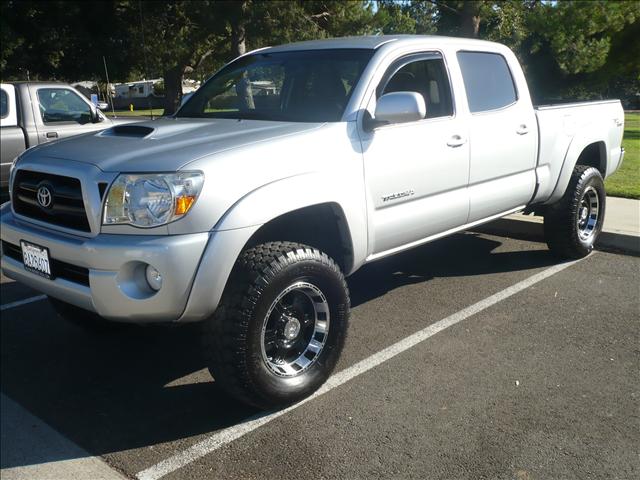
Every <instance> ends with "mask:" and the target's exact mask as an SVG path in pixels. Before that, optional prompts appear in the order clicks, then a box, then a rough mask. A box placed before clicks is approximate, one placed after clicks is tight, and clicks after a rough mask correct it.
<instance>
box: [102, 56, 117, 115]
mask: <svg viewBox="0 0 640 480" xmlns="http://www.w3.org/2000/svg"><path fill="white" fill-rule="evenodd" d="M102 62H103V63H104V74H105V76H106V77H107V99H109V100H111V111H112V112H113V116H114V117H116V118H117V116H116V107H114V106H113V98H111V89H110V88H109V71H108V70H107V60H106V59H105V58H104V55H103V56H102Z"/></svg>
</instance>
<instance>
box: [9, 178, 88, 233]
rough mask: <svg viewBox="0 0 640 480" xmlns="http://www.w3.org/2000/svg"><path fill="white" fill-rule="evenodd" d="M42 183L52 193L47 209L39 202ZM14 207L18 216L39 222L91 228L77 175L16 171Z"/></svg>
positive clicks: (86, 230)
mask: <svg viewBox="0 0 640 480" xmlns="http://www.w3.org/2000/svg"><path fill="white" fill-rule="evenodd" d="M43 186H44V187H46V188H47V189H48V191H49V192H50V193H51V205H50V206H49V207H48V208H45V207H43V206H41V205H40V204H39V203H38V190H39V189H40V188H41V187H43ZM13 209H14V211H15V212H16V213H17V214H19V215H24V216H25V217H29V218H33V219H36V220H40V221H42V222H47V223H51V224H53V225H59V226H61V227H66V228H71V229H73V230H81V231H83V232H90V231H91V228H90V227H89V221H88V220H87V213H86V211H85V208H84V201H83V200H82V187H81V186H80V180H78V179H77V178H71V177H63V176H61V175H52V174H50V173H41V172H33V171H31V170H18V171H17V172H16V177H15V179H14V181H13Z"/></svg>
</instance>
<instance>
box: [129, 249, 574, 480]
mask: <svg viewBox="0 0 640 480" xmlns="http://www.w3.org/2000/svg"><path fill="white" fill-rule="evenodd" d="M579 261H580V260H575V261H571V262H566V263H561V264H559V265H554V266H553V267H550V268H547V269H546V270H543V271H542V272H540V273H536V274H535V275H532V276H531V277H529V278H527V279H525V280H523V281H521V282H518V283H516V284H515V285H512V286H510V287H508V288H506V289H504V290H502V291H501V292H498V293H496V294H495V295H491V296H490V297H488V298H485V299H484V300H481V301H479V302H477V303H474V304H473V305H471V306H469V307H467V308H465V309H463V310H460V311H459V312H457V313H454V314H453V315H450V316H448V317H447V318H444V319H442V320H440V321H438V322H436V323H434V324H432V325H429V326H428V327H426V328H424V329H422V330H420V331H418V332H416V333H414V334H413V335H410V336H408V337H406V338H404V339H403V340H400V341H399V342H397V343H394V344H393V345H391V346H390V347H387V348H385V349H384V350H382V351H380V352H378V353H375V354H373V355H371V356H370V357H368V358H365V359H364V360H362V361H360V362H358V363H356V364H355V365H353V366H351V367H349V368H347V369H345V370H343V371H341V372H339V373H337V374H335V375H333V376H332V377H331V378H329V380H327V382H326V383H325V384H324V385H323V386H322V387H321V388H320V389H319V390H318V391H317V392H316V393H314V394H313V395H312V396H310V397H309V398H307V399H305V400H303V401H301V402H299V403H296V404H295V405H292V406H290V407H289V408H286V409H284V410H280V411H277V412H272V413H269V412H265V413H260V414H258V415H254V416H253V417H249V418H248V419H246V420H245V421H244V422H242V423H239V424H237V425H234V426H232V427H229V428H225V429H224V430H220V431H218V432H216V433H215V434H213V435H211V436H210V437H207V438H205V439H204V440H202V441H200V442H198V443H196V444H195V445H193V446H192V447H190V448H188V449H186V450H184V451H182V452H179V453H177V454H175V455H173V456H171V457H169V458H167V459H166V460H163V461H161V462H160V463H157V464H156V465H153V466H151V467H149V468H147V469H146V470H143V471H141V472H140V473H138V474H137V475H136V477H137V478H138V479H139V480H157V479H159V478H162V477H164V476H165V475H168V474H169V473H171V472H174V471H176V470H178V469H179V468H182V467H184V466H186V465H188V464H190V463H192V462H194V461H195V460H198V459H199V458H202V457H204V456H205V455H207V454H209V453H211V452H213V451H215V450H217V449H219V448H220V447H223V446H224V445H226V444H228V443H231V442H232V441H234V440H236V439H238V438H240V437H242V436H244V435H246V434H247V433H249V432H251V431H253V430H255V429H256V428H259V427H261V426H262V425H265V424H267V423H269V422H271V421H272V420H275V419H276V418H278V417H281V416H282V415H284V414H286V413H288V412H291V411H292V410H295V409H296V408H298V407H299V406H301V405H304V404H305V403H307V402H309V401H311V400H313V399H315V398H317V397H319V396H321V395H324V394H325V393H327V392H329V391H330V390H333V389H334V388H336V387H339V386H340V385H342V384H343V383H346V382H348V381H349V380H351V379H353V378H355V377H357V376H359V375H362V374H363V373H366V372H368V371H369V370H371V369H372V368H375V367H377V366H378V365H380V364H382V363H384V362H386V361H387V360H390V359H392V358H393V357H395V356H396V355H399V354H401V353H402V352H405V351H406V350H409V349H410V348H412V347H414V346H416V345H417V344H419V343H421V342H424V341H425V340H427V339H428V338H430V337H432V336H433V335H435V334H436V333H438V332H441V331H442V330H445V329H446V328H449V327H451V326H453V325H455V324H456V323H459V322H461V321H463V320H465V319H467V318H469V317H471V316H472V315H475V314H476V313H479V312H481V311H483V310H486V309H487V308H489V307H491V306H493V305H495V304H496V303H499V302H501V301H502V300H505V299H507V298H509V297H511V296H513V295H515V294H516V293H519V292H521V291H523V290H525V289H527V288H529V287H530V286H532V285H535V284H536V283H538V282H540V281H542V280H544V279H545V278H548V277H550V276H551V275H554V274H556V273H558V272H560V271H562V270H564V269H565V268H568V267H570V266H571V265H574V264H575V263H577V262H579Z"/></svg>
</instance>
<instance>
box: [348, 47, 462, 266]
mask: <svg viewBox="0 0 640 480" xmlns="http://www.w3.org/2000/svg"><path fill="white" fill-rule="evenodd" d="M401 91H409V92H416V93H419V94H420V95H422V96H423V98H424V100H425V104H426V107H427V108H426V111H427V114H426V118H424V119H421V120H418V121H415V122H409V123H402V124H394V125H385V126H379V127H378V128H376V129H375V130H373V131H366V129H363V131H362V132H361V138H362V146H363V152H364V153H363V155H364V170H365V180H366V189H367V196H368V212H369V215H368V221H369V254H370V255H373V256H374V257H375V256H376V255H384V254H386V253H391V252H392V251H393V249H397V248H402V247H405V246H408V245H410V244H412V243H415V242H420V241H421V240H423V239H425V238H427V237H430V236H432V235H435V234H439V233H442V232H444V231H446V230H449V229H451V228H455V227H458V226H460V225H464V224H465V222H466V220H467V215H468V212H469V200H468V195H467V180H468V175H469V146H468V142H467V124H466V119H465V118H459V117H457V116H456V112H455V105H454V101H453V95H452V90H451V82H450V79H449V75H448V71H447V68H446V65H445V62H444V59H443V57H442V55H441V54H440V53H427V52H425V53H419V54H411V55H408V56H404V57H402V58H400V59H398V60H396V61H395V62H394V63H392V64H391V66H390V67H389V68H388V69H387V71H386V73H385V75H384V76H383V78H382V80H381V81H380V83H379V84H378V86H377V88H376V92H375V96H376V98H379V97H381V96H382V95H383V94H385V93H391V92H401ZM369 105H370V108H371V103H370V104H369Z"/></svg>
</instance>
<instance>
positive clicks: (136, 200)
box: [103, 172, 204, 227]
mask: <svg viewBox="0 0 640 480" xmlns="http://www.w3.org/2000/svg"><path fill="white" fill-rule="evenodd" d="M203 182H204V175H203V174H202V172H181V173H153V174H122V175H120V176H119V177H118V178H116V180H115V182H113V183H112V184H111V188H109V192H108V193H107V201H106V203H105V206H104V218H103V225H118V224H130V225H135V226H136V227H157V226H159V225H164V224H166V223H169V222H172V221H174V220H177V219H178V218H180V217H182V216H183V215H185V214H186V213H187V212H188V211H189V210H190V209H191V207H192V206H193V204H194V203H195V202H196V200H197V199H198V195H199V194H200V191H201V190H202V184H203Z"/></svg>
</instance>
